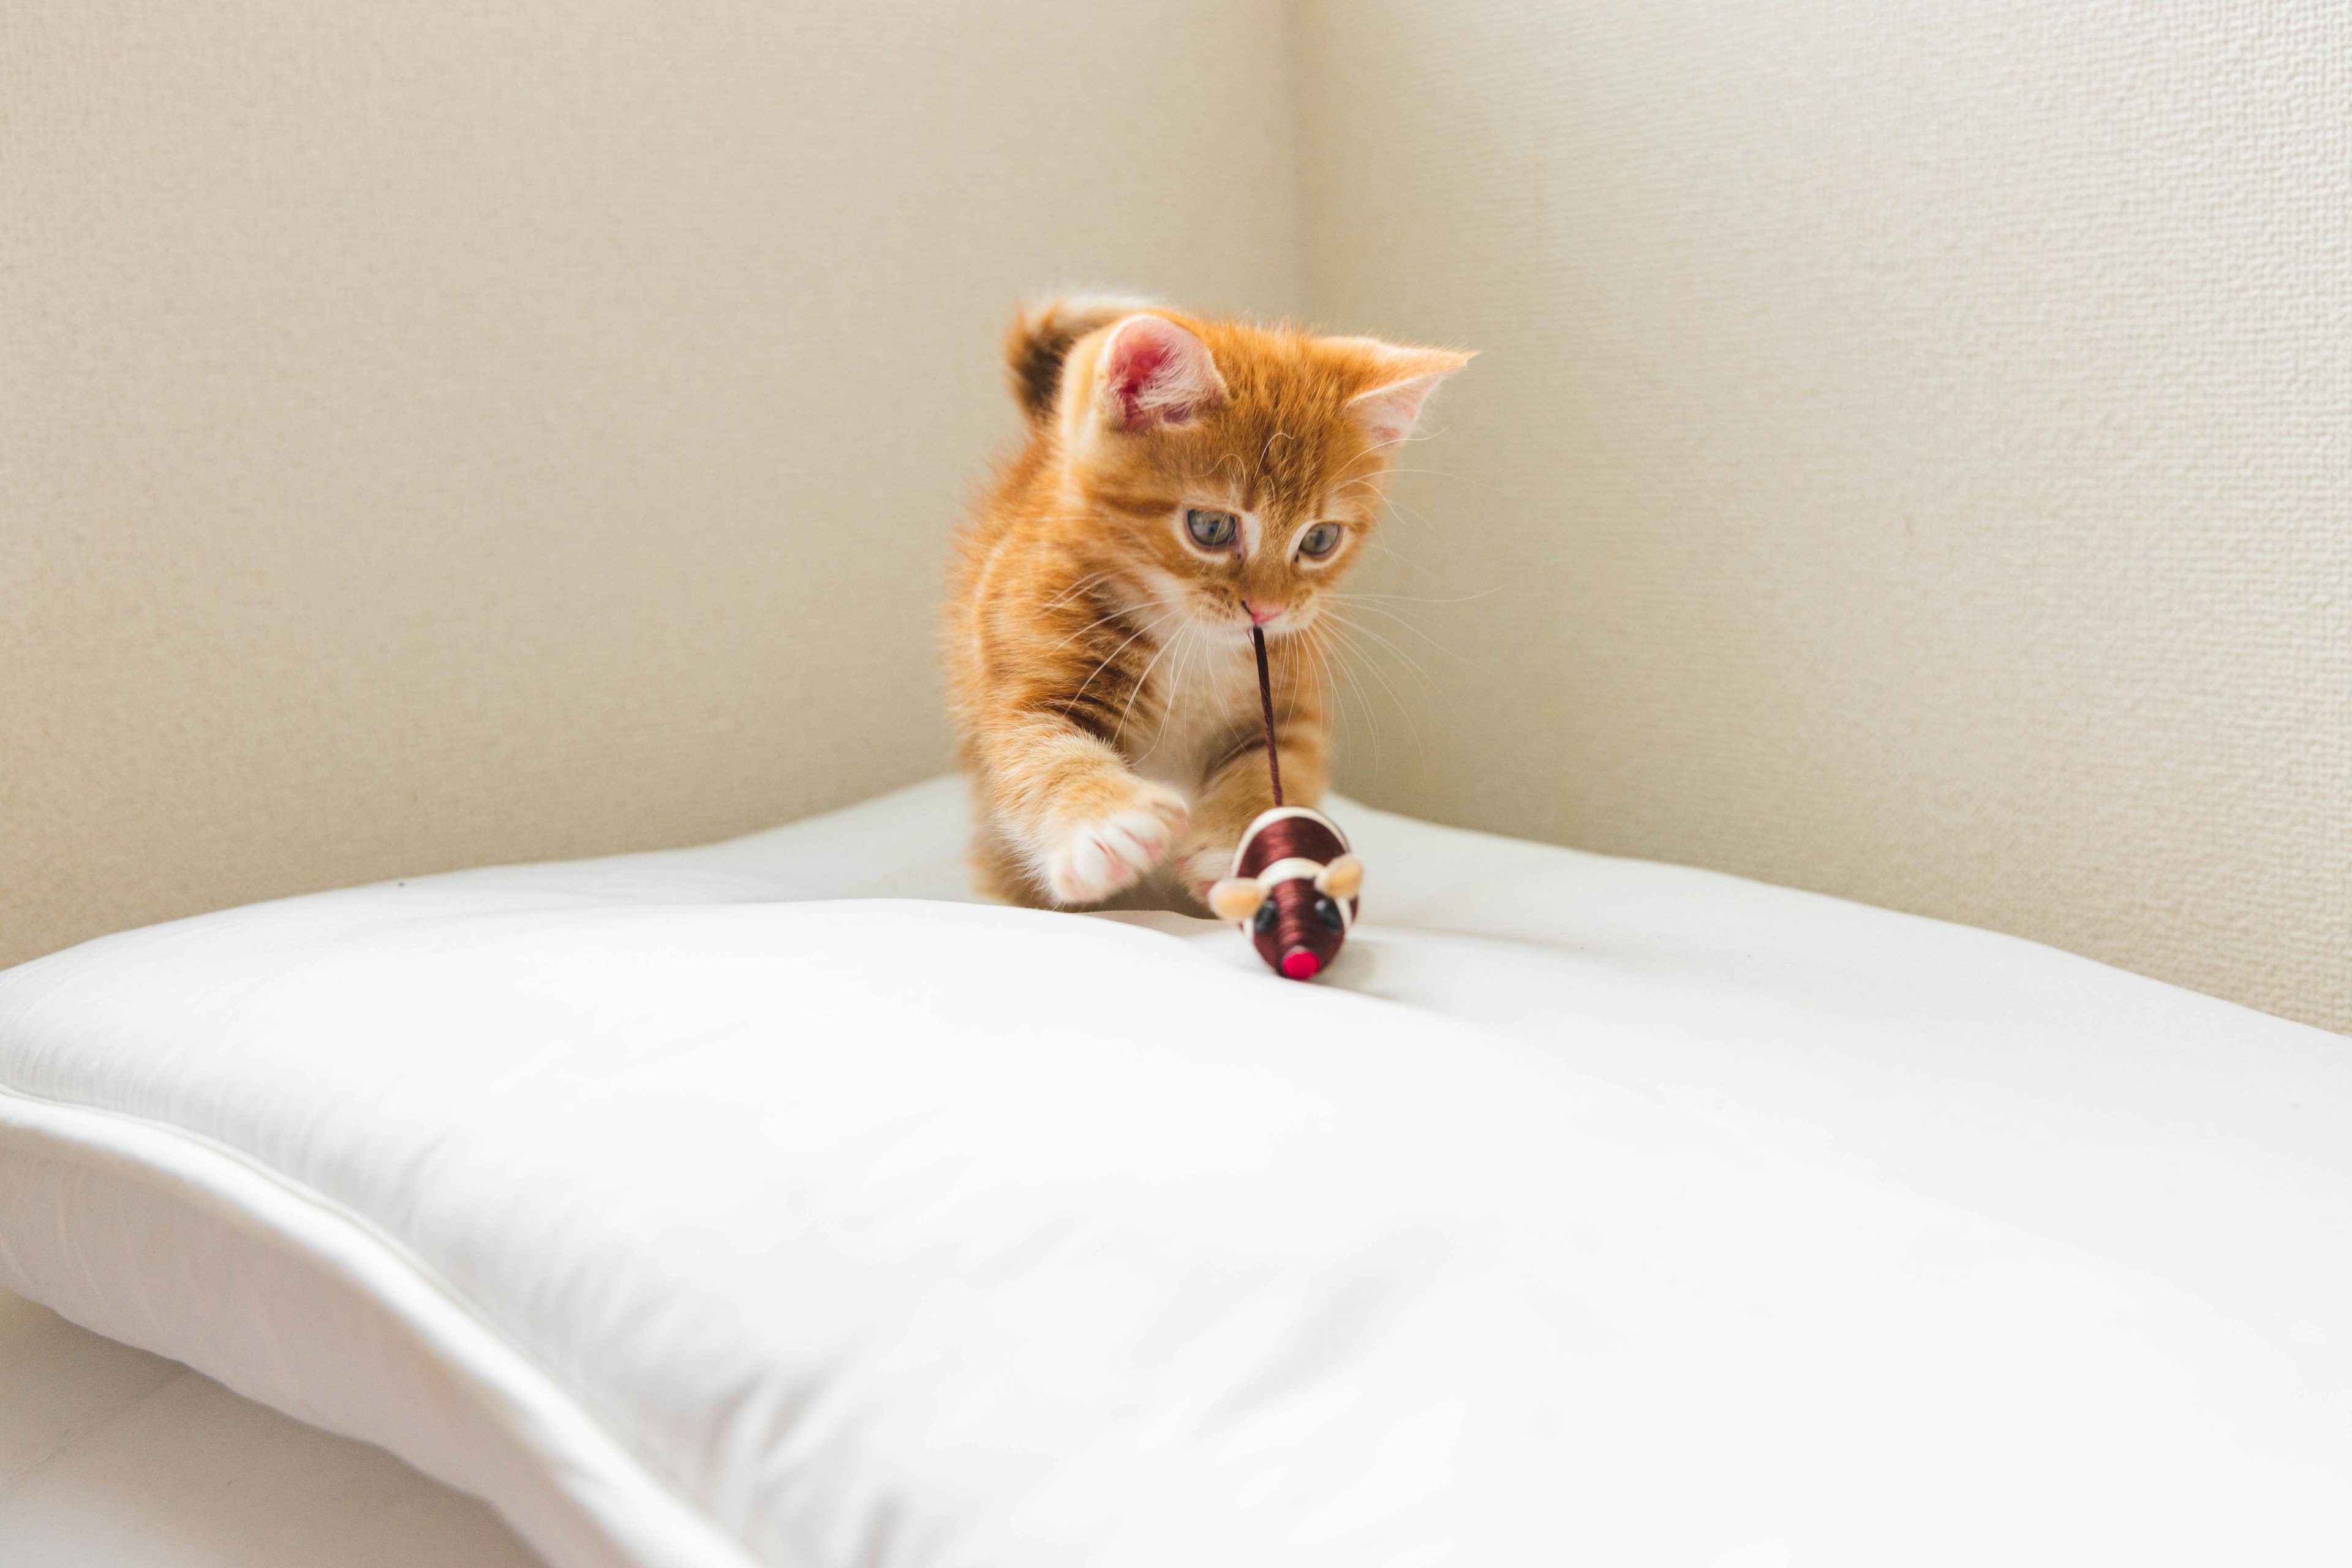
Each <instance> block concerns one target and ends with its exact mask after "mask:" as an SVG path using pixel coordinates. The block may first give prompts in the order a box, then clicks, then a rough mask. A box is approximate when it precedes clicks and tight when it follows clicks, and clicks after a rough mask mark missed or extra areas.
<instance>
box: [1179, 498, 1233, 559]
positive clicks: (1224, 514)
mask: <svg viewBox="0 0 2352 1568" xmlns="http://www.w3.org/2000/svg"><path fill="white" fill-rule="evenodd" d="M1184 531H1185V532H1187V533H1189V534H1191V535H1192V542H1193V543H1195V544H1197V545H1199V546H1200V547H1201V548H1202V549H1203V550H1222V549H1223V548H1224V547H1225V546H1226V545H1228V544H1231V543H1232V542H1234V539H1235V538H1236V537H1237V536H1238V535H1239V534H1240V533H1241V531H1242V522H1241V519H1239V518H1237V517H1235V516H1234V514H1233V513H1232V512H1229V511H1202V510H1200V509H1199V508H1197V507H1196V508H1194V509H1192V510H1189V511H1187V512H1186V513H1185V514H1184Z"/></svg>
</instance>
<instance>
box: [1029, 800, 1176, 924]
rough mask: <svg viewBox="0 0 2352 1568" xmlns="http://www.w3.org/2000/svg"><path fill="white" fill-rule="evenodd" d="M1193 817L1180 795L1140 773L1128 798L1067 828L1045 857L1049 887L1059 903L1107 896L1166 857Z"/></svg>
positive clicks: (1084, 901) (1081, 902)
mask: <svg viewBox="0 0 2352 1568" xmlns="http://www.w3.org/2000/svg"><path fill="white" fill-rule="evenodd" d="M1191 820H1192V814H1191V813H1190V812H1189V811H1188V810H1187V809H1186V808H1185V805H1184V797H1183V796H1182V795H1178V794H1177V793H1176V792H1175V791H1174V790H1171V789H1166V788H1163V787H1161V786H1160V785H1159V784H1146V783H1144V782H1142V781H1141V780H1137V781H1136V782H1135V784H1134V785H1133V786H1132V788H1131V789H1130V790H1129V792H1128V795H1127V798H1126V799H1124V800H1121V801H1119V802H1118V803H1117V804H1116V805H1111V806H1110V807H1109V808H1108V809H1107V810H1103V811H1099V812H1097V814H1095V815H1094V816H1087V817H1082V818H1079V819H1078V820H1076V821H1075V822H1073V823H1071V824H1070V826H1068V827H1067V828H1066V829H1065V830H1064V832H1063V834H1062V838H1061V842H1060V843H1058V844H1056V845H1055V846H1054V847H1053V848H1052V849H1051V850H1050V851H1049V852H1048V853H1047V854H1046V857H1045V890H1046V891H1047V892H1050V893H1051V894H1053V895H1054V901H1055V903H1058V904H1091V903H1095V902H1097V901H1099V900H1103V899H1108V898H1109V897H1110V896H1111V895H1112V894H1113V893H1116V892H1118V891H1119V890H1120V889H1123V888H1127V887H1131V886H1132V885H1133V884H1134V883H1135V881H1136V880H1137V879H1139V878H1140V877H1141V876H1142V875H1143V874H1144V873H1145V872H1147V871H1149V870H1150V869H1151V868H1153V867H1154V866H1157V865H1159V864H1160V861H1162V860H1164V859H1166V858H1168V847H1169V846H1170V845H1171V844H1173V843H1175V842H1176V837H1177V836H1178V835H1179V834H1181V833H1182V832H1183V831H1184V828H1185V826H1186V824H1187V823H1189V822H1190V821H1191Z"/></svg>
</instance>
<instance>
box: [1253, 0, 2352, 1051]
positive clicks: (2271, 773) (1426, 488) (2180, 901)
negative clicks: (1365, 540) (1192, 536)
mask: <svg viewBox="0 0 2352 1568" xmlns="http://www.w3.org/2000/svg"><path fill="white" fill-rule="evenodd" d="M1297 20H1298V25H1299V45H1300V55H1299V59H1300V81H1301V87H1302V100H1301V112H1300V125H1301V129H1302V133H1303V136H1304V154H1303V159H1302V171H1303V174H1302V186H1303V190H1304V193H1305V195H1306V199H1307V213H1306V216H1307V224H1306V229H1305V233H1306V235H1307V293H1308V299H1309V302H1310V303H1311V305H1312V306H1313V307H1314V308H1315V309H1316V310H1318V312H1320V313H1322V314H1324V315H1326V316H1328V317H1329V318H1332V319H1335V320H1339V321H1346V322H1348V323H1349V325H1350V326H1351V327H1355V328H1359V329H1361V330H1367V331H1393V332H1397V333H1402V334H1406V335H1411V336H1418V337H1425V338H1433V339H1438V340H1443V341H1447V342H1461V343H1465V344H1469V345H1474V346H1477V347H1481V348H1483V349H1485V350H1486V355H1485V357H1483V358H1482V359H1480V360H1479V361H1478V363H1476V365H1475V367H1474V368H1473V369H1472V371H1471V372H1470V373H1469V374H1467V375H1465V376H1464V377H1463V378H1462V380H1461V384H1460V385H1459V387H1458V389H1457V390H1453V391H1450V392H1449V394H1448V395H1447V398H1446V400H1445V401H1444V404H1443V405H1441V410H1440V416H1439V418H1438V420H1437V424H1438V426H1440V428H1441V429H1442V431H1443V435H1442V438H1440V439H1438V440H1436V441H1434V442H1433V443H1431V444H1430V445H1428V446H1427V447H1422V448H1420V449H1419V451H1420V454H1421V457H1420V466H1422V467H1424V468H1432V469H1438V470H1443V471H1444V475H1446V476H1450V477H1438V476H1436V475H1430V474H1424V475H1419V476H1415V477H1414V479H1413V480H1412V483H1411V485H1410V488H1408V489H1405V490H1404V491H1402V500H1403V502H1404V504H1405V506H1406V507H1407V508H1409V509H1411V513H1412V515H1411V516H1409V517H1407V518H1406V519H1405V520H1404V526H1403V527H1402V529H1401V530H1400V538H1399V541H1398V542H1399V543H1400V546H1401V549H1402V552H1403V553H1404V554H1405V555H1406V556H1407V557H1409V558H1410V559H1411V560H1412V562H1414V563H1416V566H1417V570H1414V571H1412V572H1404V571H1398V572H1395V573H1393V574H1391V580H1390V583H1389V584H1388V589H1389V591H1391V592H1395V593H1399V594H1407V595H1416V596H1420V597H1424V598H1433V599H1446V598H1452V597H1456V596H1460V595H1474V594H1486V595H1488V596H1486V597H1483V598H1479V599H1477V600H1475V601H1474V602H1471V603H1467V604H1455V605H1444V604H1439V605H1420V606H1409V607H1410V608H1412V609H1413V610H1414V613H1415V619H1416V622H1417V624H1418V625H1419V626H1421V627H1422V628H1423V630H1424V631H1426V632H1427V634H1428V635H1429V636H1430V637H1433V638H1434V639H1435V640H1436V641H1438V642H1441V643H1443V644H1444V645H1445V646H1446V647H1448V648H1450V649H1452V650H1454V652H1455V653H1458V654H1459V655H1460V656H1462V657H1463V658H1466V659H1468V660H1471V661H1474V662H1475V668H1470V667H1468V666H1465V665H1461V664H1456V663H1454V662H1453V661H1452V660H1451V659H1449V658H1447V657H1445V656H1444V655H1440V654H1436V653H1434V652H1433V651H1431V650H1430V649H1428V648H1427V647H1423V645H1421V644H1419V643H1416V642H1415V641H1414V640H1413V638H1412V636H1411V635H1396V634H1392V635H1394V636H1395V640H1396V641H1398V642H1399V643H1400V644H1402V645H1403V646H1405V647H1412V648H1414V649H1415V650H1417V651H1418V653H1419V655H1420V662H1421V663H1422V664H1423V665H1425V666H1427V667H1428V668H1429V670H1430V672H1431V675H1432V677H1433V679H1434V680H1436V681H1437V682H1439V683H1440V684H1441V685H1442V688H1443V690H1444V700H1443V701H1437V700H1429V699H1428V698H1427V697H1426V696H1425V695H1419V694H1416V695H1414V696H1412V700H1411V702H1410V717H1411V720H1412V727H1417V729H1418V732H1419V736H1420V742H1418V743H1417V744H1416V742H1415V741H1414V739H1413V736H1412V728H1409V727H1408V725H1407V724H1406V723H1405V721H1404V720H1403V718H1402V717H1401V716H1399V714H1398V712H1397V710H1396V708H1395V707H1394V706H1391V709H1390V710H1389V717H1388V719H1387V720H1386V721H1385V722H1384V723H1383V725H1382V726H1381V736H1380V739H1381V756H1380V758H1379V760H1378V762H1377V764H1376V763H1375V762H1374V760H1373V758H1372V756H1371V752H1370V745H1369V744H1368V743H1361V742H1362V737H1361V736H1359V737H1358V741H1359V742H1360V743H1357V744H1354V745H1352V746H1351V748H1350V756H1351V762H1350V767H1349V773H1348V774H1347V775H1346V777H1347V782H1348V783H1349V784H1350V785H1352V787H1354V788H1355V789H1357V790H1358V791H1359V792H1360V793H1361V794H1363V795H1367V796H1369V797H1370V798H1372V799H1374V800H1377V801H1380V802H1382V803H1385V804H1392V805H1398V806H1401V807H1404V808H1407V809H1410V810H1413V811H1418V812H1422V813H1425V814H1427V815H1430V816H1438V817H1444V818H1447V819H1452V820H1458V821H1463V822H1467V823H1472V824H1476V825H1479V826H1487V827H1492V828H1496V829H1500V830H1503V831H1506V832H1511V833H1517V834H1527V835H1532V836H1535V837H1543V838H1552V839H1559V840H1561V841H1564V842H1567V843H1571V844H1577V845H1583V846H1588V847H1593V848H1597V849H1603V850H1609V851H1612V852H1615V853H1620V854H1627V855H1639V856H1650V857H1657V858H1665V859H1670V860H1680V861H1688V862H1692V863H1695V864H1698V865H1705V866H1713V867H1719V868H1725V869H1728V870H1732V871H1738V872H1742V873H1745V874H1747V875H1749V876H1753V877H1759V878H1763V879H1769V880H1772V881H1777V882H1788V883H1794V884H1796V885H1799V886H1801V887H1808V888H1815V889H1823V890H1826V891H1829V892H1832V893H1838V894H1843V895H1846V896H1849V897H1853V898H1857V899H1862V900H1868V901H1870V902H1874V903H1880V904H1888V905H1892V906H1894V907H1895V908H1898V909H1905V910H1917V911H1921V912H1924V913H1927V914H1931V915H1937V916H1942V917H1946V918H1948V919H1952V920H1958V921H1970V922H1973V923H1978V924H1982V925H1987V926H1991V927H1995V928H1997V929H2000V930H2003V931H2015V932H2019V933H2021V934H2023V935H2026V936H2030V937H2033V938H2036V939H2039V940H2041V941H2043V942H2053V943H2055V944H2057V945H2059V946H2061V947H2066V948H2072V949H2074V950H2077V951H2079V952H2087V953H2090V954H2092V955H2094V956H2095V957H2098V958H2102V959H2105V960H2107V961H2109V962H2111V963H2117V964H2120V965H2123V966H2124V967H2126V968H2129V969H2136V970H2139V971H2142V972H2144V973H2149V974H2155V975H2158V976H2161V977H2163V978H2165V979H2168V980H2172V981H2177V982H2179V983H2180V984H2184V985H2189V986H2193V987H2195V988H2197V989H2199V990H2203V991H2210V992H2214V993H2218V994H2221V995H2224V996H2230V997H2234V998H2237V999H2239V1000H2242V1001H2245V1002H2249V1003H2252V1004H2253V1005H2256V1006H2259V1007H2264V1008H2269V1009H2271V1010H2273V1011H2276V1012H2280V1013H2284V1014H2287V1015H2289V1016H2294V1017H2298V1018H2304V1019H2308V1020H2310V1021H2312V1022H2315V1023H2319V1024H2323V1025H2326V1026H2330V1027H2333V1028H2336V1029H2352V23H2347V14H2346V11H2345V9H2344V7H2343V5H2341V4H2340V3H2339V0H2277V3H2274V4H2267V5H2229V4H2200V5H2185V4H2174V5H2148V6H2118V5H2100V6H2087V5H2051V4H2045V3H2042V0H2023V3H2011V4H2005V5H1967V6H1961V5H1938V4H1925V3H1914V4H1909V5H1887V4H1881V3H1878V0H1845V3H1835V0H1780V3H1776V4H1769V5H1719V4H1713V3H1708V0H1690V3H1677V4H1663V5H1624V4H1622V3H1601V0H1547V3H1545V4H1539V5H1538V4H1520V5H1503V4H1479V3H1470V0H1465V3H1457V4H1441V5H1429V4H1418V3H1411V4H1409V3H1404V0H1380V3H1369V0H1368V3H1364V4H1354V5H1307V6H1304V7H1302V8H1301V9H1300V11H1299V12H1298V16H1297ZM1390 673H1391V679H1396V680H1397V681H1398V682H1399V683H1400V684H1401V685H1406V686H1408V687H1409V686H1410V683H1411V677H1410V675H1409V674H1400V673H1399V672H1396V671H1394V670H1391V672H1390Z"/></svg>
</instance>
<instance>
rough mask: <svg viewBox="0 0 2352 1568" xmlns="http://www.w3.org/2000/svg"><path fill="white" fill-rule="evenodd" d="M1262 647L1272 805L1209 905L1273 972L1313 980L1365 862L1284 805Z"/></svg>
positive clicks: (1333, 946) (1347, 920) (1359, 884)
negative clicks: (1238, 928) (1235, 925)
mask: <svg viewBox="0 0 2352 1568" xmlns="http://www.w3.org/2000/svg"><path fill="white" fill-rule="evenodd" d="M1250 635H1251V637H1252V638H1253V639H1254V640H1255V643H1256V647H1257V689H1258V699H1259V700H1260V701H1261V702H1262V703H1263V704H1264V706H1265V765H1266V770H1267V772H1268V773H1270V774H1271V775H1272V776H1273V780H1274V805H1273V807H1272V808H1271V809H1269V810H1266V811H1262V812H1260V813H1258V815H1257V819H1256V820H1255V821H1254V822H1252V823H1251V824H1250V825H1249V831H1248V832H1246V833H1244V834H1243V835H1242V841H1241V844H1240V845H1239V847H1236V848H1235V849H1234V868H1233V871H1232V873H1231V874H1230V875H1228V876H1227V877H1226V878H1225V879H1223V881H1221V882H1219V883H1217V884H1216V885H1215V886H1214V887H1213V888H1211V889H1209V908H1210V909H1212V910H1215V911H1216V914H1217V916H1218V918H1219V919H1221V920H1229V921H1235V922H1237V923H1239V925H1240V926H1241V928H1242V931H1243V933H1244V935H1246V936H1247V937H1248V938H1249V939H1250V944H1251V945H1252V946H1254V947H1255V948H1256V949H1257V953H1258V956H1259V957H1260V958H1263V959H1265V962H1266V966H1267V967H1268V968H1270V969H1272V970H1273V971H1274V972H1275V973H1276V974H1279V975H1282V976H1283V977H1284V978H1286V979H1289V980H1312V979H1314V978H1315V977H1316V976H1317V975H1318V974H1320V973H1323V971H1325V970H1326V969H1328V968H1330V967H1331V961H1332V960H1333V959H1334V958H1336V957H1338V956H1339V944H1340V943H1341V942H1345V941H1347V940H1348V932H1349V929H1350V928H1352V927H1353V926H1354V925H1355V923H1356V903H1357V895H1358V894H1359V893H1360V891H1361V890H1362V889H1363V885H1364V867H1363V862H1362V861H1360V860H1358V859H1357V858H1356V857H1355V856H1354V854H1353V853H1351V852H1350V851H1349V848H1348V836H1347V835H1346V834H1344V833H1342V832H1340V831H1339V824H1337V823H1335V822H1333V821H1332V820H1331V819H1330V818H1329V817H1328V816H1324V815H1323V814H1322V813H1321V812H1319V811H1315V810H1312V809H1310V808H1309V807H1307V806H1303V805H1283V804H1282V760H1281V756H1280V754H1279V753H1278V752H1276V750H1275V744H1274V685H1273V682H1272V681H1271V680H1270V679H1268V677H1267V674H1266V668H1265V633H1264V632H1262V631H1260V630H1258V629H1257V628H1256V627H1255V626H1253V627H1251V628H1250Z"/></svg>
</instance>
